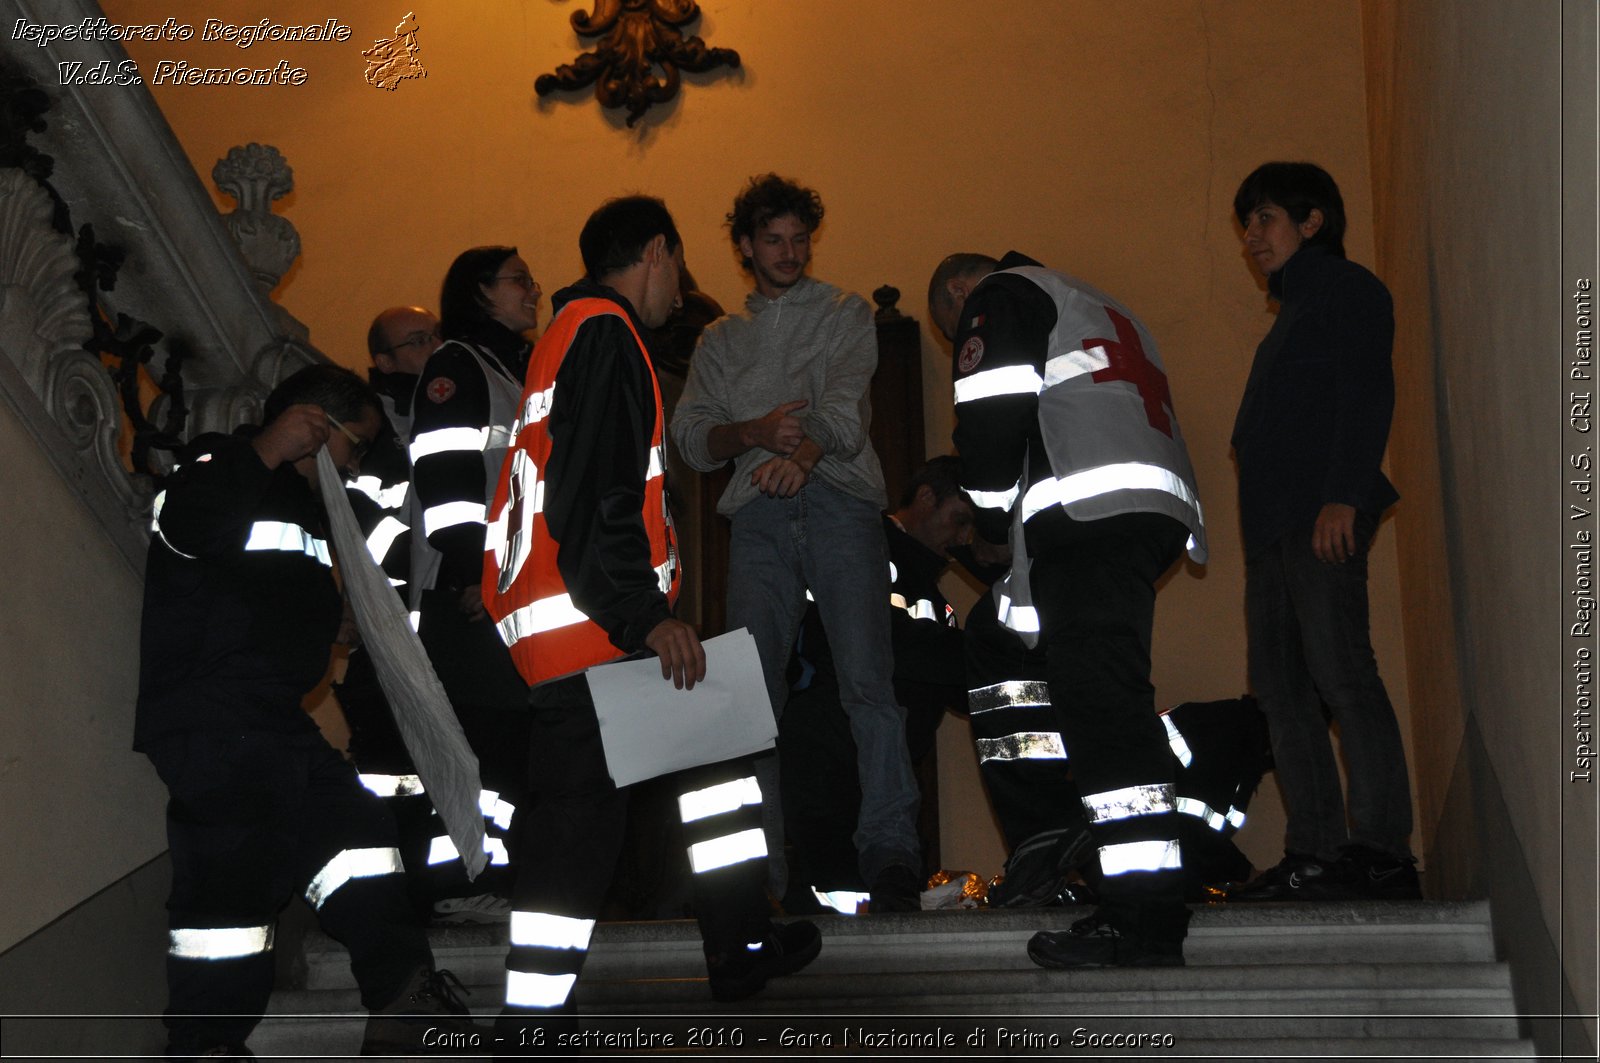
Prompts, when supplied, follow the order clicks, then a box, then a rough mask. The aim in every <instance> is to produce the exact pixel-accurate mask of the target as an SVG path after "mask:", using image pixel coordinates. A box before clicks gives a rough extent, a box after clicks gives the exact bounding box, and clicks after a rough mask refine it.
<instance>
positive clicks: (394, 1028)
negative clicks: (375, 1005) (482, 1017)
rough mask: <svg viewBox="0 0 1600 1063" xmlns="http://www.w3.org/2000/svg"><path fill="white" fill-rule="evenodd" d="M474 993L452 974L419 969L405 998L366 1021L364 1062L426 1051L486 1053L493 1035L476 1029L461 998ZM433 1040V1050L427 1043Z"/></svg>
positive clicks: (402, 996)
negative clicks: (426, 1037)
mask: <svg viewBox="0 0 1600 1063" xmlns="http://www.w3.org/2000/svg"><path fill="white" fill-rule="evenodd" d="M458 991H459V992H460V993H470V992H471V990H469V989H467V987H466V986H464V985H462V984H461V979H459V978H457V977H456V976H455V975H453V974H451V973H450V972H449V971H431V970H429V969H428V968H426V967H418V968H417V970H416V972H415V973H414V974H412V976H411V978H410V980H409V981H407V982H406V987H405V988H404V989H402V990H401V991H400V995H399V996H397V997H395V998H394V1000H392V1001H390V1002H389V1003H388V1005H386V1006H385V1007H383V1008H382V1009H380V1010H378V1011H374V1012H373V1013H372V1014H370V1015H368V1016H367V1033H366V1037H365V1038H363V1039H362V1041H361V1054H362V1055H364V1056H392V1055H399V1056H417V1055H425V1054H426V1052H425V1051H424V1049H425V1048H427V1049H440V1050H442V1051H443V1052H445V1053H449V1054H455V1055H460V1054H461V1052H462V1049H469V1050H470V1049H483V1050H487V1049H488V1048H489V1047H490V1046H491V1044H492V1042H493V1036H492V1035H493V1031H492V1030H490V1029H489V1027H487V1026H478V1025H476V1024H475V1023H473V1021H472V1018H471V1016H470V1014H469V1013H468V1011H467V1005H466V1004H465V1002H463V1001H462V999H461V997H460V996H459V995H458ZM424 1034H426V1035H428V1038H429V1040H428V1044H427V1045H424V1044H423V1043H422V1039H423V1035H424Z"/></svg>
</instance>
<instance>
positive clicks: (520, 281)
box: [495, 273, 539, 292]
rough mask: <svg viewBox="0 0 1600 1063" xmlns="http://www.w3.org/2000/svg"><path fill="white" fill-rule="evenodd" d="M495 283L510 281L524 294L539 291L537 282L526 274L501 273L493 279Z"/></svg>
mask: <svg viewBox="0 0 1600 1063" xmlns="http://www.w3.org/2000/svg"><path fill="white" fill-rule="evenodd" d="M495 280H497V281H510V282H511V283H512V284H515V285H516V286H517V287H518V288H521V289H522V290H523V291H525V292H536V291H539V282H538V281H536V280H534V279H533V278H532V277H530V276H528V275H527V274H526V273H501V274H498V275H497V276H496V277H495Z"/></svg>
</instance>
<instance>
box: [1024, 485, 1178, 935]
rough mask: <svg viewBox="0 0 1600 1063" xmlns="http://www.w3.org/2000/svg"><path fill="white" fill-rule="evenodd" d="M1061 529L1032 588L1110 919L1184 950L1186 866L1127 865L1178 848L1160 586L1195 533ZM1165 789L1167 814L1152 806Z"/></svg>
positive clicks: (1107, 524)
mask: <svg viewBox="0 0 1600 1063" xmlns="http://www.w3.org/2000/svg"><path fill="white" fill-rule="evenodd" d="M1051 516H1053V517H1061V518H1064V517H1065V514H1061V513H1054V514H1051ZM1036 519H1038V518H1036ZM1051 523H1054V525H1055V526H1054V527H1050V526H1049V525H1047V526H1046V527H1041V528H1040V529H1039V531H1040V532H1045V531H1046V530H1047V528H1048V531H1049V532H1050V534H1048V536H1047V535H1045V534H1041V535H1039V537H1038V538H1039V539H1040V540H1041V541H1040V542H1035V541H1034V536H1033V535H1031V534H1030V537H1029V550H1030V553H1032V554H1033V558H1034V560H1033V565H1032V568H1031V569H1030V578H1031V584H1032V590H1033V600H1034V606H1035V608H1036V609H1037V610H1038V614H1039V624H1040V631H1041V635H1042V638H1043V641H1044V650H1045V665H1046V671H1047V674H1048V677H1049V691H1050V701H1051V703H1052V704H1053V705H1054V706H1055V708H1056V710H1057V712H1056V716H1057V719H1058V720H1059V722H1060V724H1061V737H1062V740H1063V743H1064V744H1065V746H1066V751H1067V755H1068V757H1069V758H1070V759H1071V763H1072V771H1073V777H1074V781H1075V782H1076V783H1077V787H1078V790H1079V791H1080V792H1081V793H1082V794H1083V801H1084V806H1085V810H1086V812H1087V813H1088V815H1089V820H1090V829H1091V832H1092V836H1093V837H1094V840H1095V842H1096V844H1097V845H1098V846H1099V848H1100V854H1101V869H1102V872H1103V876H1104V877H1103V881H1102V883H1101V887H1100V896H1101V905H1100V913H1101V914H1102V915H1104V916H1105V917H1106V918H1107V919H1108V920H1109V921H1110V922H1111V924H1112V925H1113V926H1115V927H1116V928H1117V929H1118V930H1121V931H1122V932H1124V933H1126V934H1129V935H1131V936H1135V937H1139V938H1143V939H1146V940H1149V941H1161V942H1176V941H1181V940H1182V939H1183V938H1184V936H1185V934H1186V928H1187V926H1188V920H1189V912H1188V909H1187V908H1186V907H1185V906H1184V904H1183V882H1182V875H1183V872H1182V868H1181V865H1180V866H1167V867H1163V868H1151V869H1142V868H1137V867H1136V868H1135V869H1124V868H1123V867H1121V866H1119V864H1120V863H1121V861H1120V859H1119V858H1120V856H1121V854H1122V853H1126V852H1128V851H1129V850H1128V849H1127V848H1125V847H1128V846H1136V845H1139V844H1140V843H1143V844H1144V845H1145V846H1146V849H1145V851H1146V852H1148V851H1149V849H1150V848H1153V847H1156V846H1158V845H1159V844H1160V843H1169V842H1170V843H1172V846H1173V847H1174V848H1175V847H1176V839H1177V837H1178V823H1177V814H1176V812H1175V811H1174V810H1173V804H1172V802H1173V800H1174V794H1173V778H1174V767H1175V763H1174V760H1173V757H1172V751H1171V748H1170V747H1169V746H1168V743H1167V735H1166V730H1165V728H1164V727H1163V726H1162V724H1161V721H1160V719H1159V718H1158V717H1157V715H1156V711H1155V688H1154V687H1153V686H1152V685H1151V683H1150V642H1151V628H1152V626H1153V625H1154V621H1155V601H1156V580H1158V579H1159V578H1160V577H1161V575H1162V574H1163V573H1164V572H1165V571H1166V570H1167V569H1168V568H1169V567H1170V566H1171V565H1172V563H1173V562H1174V561H1175V560H1177V558H1178V555H1179V553H1180V552H1181V551H1182V549H1183V544H1184V541H1185V539H1186V538H1187V536H1188V534H1189V533H1188V530H1187V529H1186V528H1184V527H1183V525H1182V524H1180V523H1178V522H1177V521H1176V520H1173V519H1172V518H1170V517H1166V516H1163V515H1159V514H1151V513H1129V514H1121V515H1118V516H1114V517H1107V518H1104V519H1101V520H1095V521H1084V522H1076V521H1069V520H1064V519H1063V520H1061V521H1060V522H1059V523H1056V522H1051ZM1032 530H1033V529H1032V527H1031V526H1030V532H1031V531H1032ZM1160 787H1165V802H1164V807H1161V806H1162V805H1163V802H1160V801H1158V800H1156V801H1152V800H1151V799H1150V796H1149V795H1150V793H1151V792H1152V791H1154V790H1158V789H1159V788H1160ZM1136 863H1137V861H1136Z"/></svg>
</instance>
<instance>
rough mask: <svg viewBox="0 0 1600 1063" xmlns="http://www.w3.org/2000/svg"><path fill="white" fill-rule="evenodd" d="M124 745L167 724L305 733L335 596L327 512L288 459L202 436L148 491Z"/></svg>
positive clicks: (137, 743) (164, 730) (141, 741)
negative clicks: (131, 706)
mask: <svg viewBox="0 0 1600 1063" xmlns="http://www.w3.org/2000/svg"><path fill="white" fill-rule="evenodd" d="M157 505H158V507H159V511H158V513H157V515H156V532H155V534H154V535H153V536H152V537H151V540H150V551H149V559H148V561H147V564H146V568H145V592H144V616H143V620H142V624H141V631H140V645H139V701H138V707H137V710H136V715H135V723H134V748H136V749H144V748H146V745H147V744H148V743H150V742H151V741H153V740H155V739H158V738H161V737H164V736H168V735H171V734H173V733H177V732H184V731H191V730H207V729H227V730H257V731H260V730H267V731H303V730H309V729H311V728H313V727H314V726H315V724H313V723H312V721H311V719H310V718H309V717H308V716H307V715H306V714H305V713H304V712H303V711H302V710H301V706H300V702H301V699H302V698H303V697H304V696H305V695H306V694H307V693H309V692H310V691H311V690H312V689H313V688H314V687H316V685H317V684H318V683H319V682H320V681H321V680H322V677H323V675H324V673H325V672H326V671H327V667H328V658H329V651H330V648H331V646H332V644H333V640H334V638H335V637H336V636H337V634H338V630H339V621H340V617H341V616H342V612H343V605H342V602H341V599H340V596H339V590H338V588H337V586H336V585H335V584H334V579H333V569H332V568H331V566H330V564H329V559H330V552H329V547H328V533H327V531H326V521H327V516H326V513H325V511H324V510H323V508H322V503H321V500H320V499H319V498H318V497H317V495H316V492H315V491H314V490H313V488H312V486H311V484H310V483H309V482H308V481H307V480H306V479H305V478H304V477H303V476H301V475H300V474H299V473H298V472H296V471H295V469H294V468H293V466H291V465H288V464H284V465H280V466H279V467H278V468H277V469H273V470H268V469H267V467H266V466H265V465H263V464H262V462H261V459H260V458H259V457H258V456H257V455H256V452H255V450H254V448H252V447H251V446H250V444H249V442H248V441H247V440H245V439H243V438H240V437H236V436H232V437H230V436H220V435H211V436H203V437H201V438H199V439H197V440H195V442H194V443H192V444H191V445H190V446H189V448H187V449H186V450H185V452H184V454H183V455H182V459H181V465H180V467H179V468H178V470H177V471H176V472H175V473H173V474H172V476H171V477H170V478H169V479H168V481H167V485H166V489H165V490H164V491H163V492H162V493H161V495H160V496H158V498H157Z"/></svg>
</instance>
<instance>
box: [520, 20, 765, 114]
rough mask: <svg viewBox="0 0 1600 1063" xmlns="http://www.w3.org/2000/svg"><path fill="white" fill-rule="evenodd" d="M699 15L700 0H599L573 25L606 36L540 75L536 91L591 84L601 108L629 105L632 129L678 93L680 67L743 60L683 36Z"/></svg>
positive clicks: (585, 33) (706, 67)
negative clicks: (644, 116) (591, 9)
mask: <svg viewBox="0 0 1600 1063" xmlns="http://www.w3.org/2000/svg"><path fill="white" fill-rule="evenodd" d="M699 17H700V5H699V4H698V3H696V2H695V0H596V2H595V5H594V10H593V11H592V12H589V13H585V12H583V11H574V12H573V13H572V28H573V29H575V30H577V31H578V35H579V36H580V37H600V38H601V40H600V41H599V42H598V43H596V44H595V47H594V50H593V51H589V52H584V53H582V54H581V55H579V56H578V57H577V58H576V59H574V60H573V61H572V62H571V63H563V64H562V65H561V66H558V67H556V69H555V72H554V73H551V74H540V75H539V77H538V78H537V79H536V80H535V81H534V83H533V88H534V91H535V92H537V93H538V94H539V95H540V96H548V95H550V93H552V92H555V91H556V90H557V89H581V88H584V87H585V86H587V85H591V84H592V85H594V87H595V88H594V96H595V99H597V100H599V101H600V105H601V106H602V107H626V108H627V109H628V126H629V128H632V126H633V124H634V123H635V122H637V121H638V120H639V119H640V117H642V116H643V115H644V113H645V111H647V110H649V109H650V108H651V107H653V106H654V105H655V104H658V103H665V102H666V101H668V100H670V99H672V98H673V97H674V96H676V95H677V94H678V86H679V84H680V82H681V81H682V76H681V74H680V73H679V71H680V70H689V71H694V72H697V73H698V72H700V71H705V70H711V69H712V68H714V67H719V66H727V67H737V66H738V65H739V53H738V52H736V51H734V50H733V49H731V48H708V47H706V42H705V41H703V40H701V39H700V38H699V37H685V36H684V35H683V33H682V32H681V31H680V29H679V27H681V26H684V25H687V24H688V23H690V22H693V21H694V20H695V19H697V18H699ZM657 68H660V71H661V73H660V74H659V75H658V74H657V73H656V69H657Z"/></svg>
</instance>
